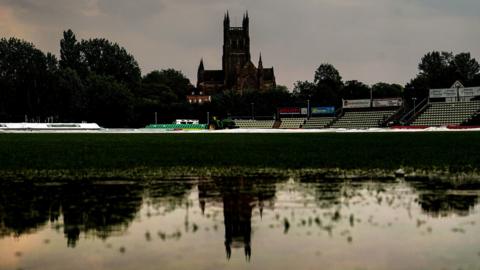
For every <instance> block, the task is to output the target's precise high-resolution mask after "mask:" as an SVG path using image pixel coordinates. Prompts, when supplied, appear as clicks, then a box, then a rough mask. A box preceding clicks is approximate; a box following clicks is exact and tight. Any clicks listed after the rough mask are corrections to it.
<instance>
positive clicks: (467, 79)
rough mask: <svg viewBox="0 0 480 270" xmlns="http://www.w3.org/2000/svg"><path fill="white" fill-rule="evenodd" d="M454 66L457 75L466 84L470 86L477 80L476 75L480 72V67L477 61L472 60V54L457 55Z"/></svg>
mask: <svg viewBox="0 0 480 270" xmlns="http://www.w3.org/2000/svg"><path fill="white" fill-rule="evenodd" d="M453 65H454V68H455V73H456V74H455V75H456V76H457V78H458V79H459V80H461V81H463V82H464V83H465V84H470V83H471V82H472V81H473V80H474V79H475V75H477V74H478V72H479V71H480V66H479V64H478V62H477V60H475V58H471V56H470V53H460V54H457V55H455V57H454V59H453Z"/></svg>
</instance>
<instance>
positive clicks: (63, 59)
mask: <svg viewBox="0 0 480 270" xmlns="http://www.w3.org/2000/svg"><path fill="white" fill-rule="evenodd" d="M80 62H81V60H80V46H79V44H78V43H77V38H76V37H75V34H74V33H73V31H72V30H71V29H68V30H67V31H64V32H63V39H62V40H60V68H62V69H65V68H71V69H73V70H76V71H77V72H79V71H81V70H82V68H81V63H80Z"/></svg>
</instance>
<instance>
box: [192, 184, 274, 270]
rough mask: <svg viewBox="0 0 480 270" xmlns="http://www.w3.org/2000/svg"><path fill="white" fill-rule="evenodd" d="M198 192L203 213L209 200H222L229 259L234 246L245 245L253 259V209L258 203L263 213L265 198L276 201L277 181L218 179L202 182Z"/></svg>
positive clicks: (248, 256)
mask: <svg viewBox="0 0 480 270" xmlns="http://www.w3.org/2000/svg"><path fill="white" fill-rule="evenodd" d="M198 194H199V201H200V207H201V209H202V213H204V212H205V205H206V203H207V202H213V203H215V202H219V201H221V202H222V203H223V217H224V226H225V253H226V256H227V259H230V257H231V255H232V248H243V249H244V252H245V258H246V260H247V261H248V260H250V257H251V254H252V247H251V240H250V238H251V234H252V225H251V223H252V221H251V219H252V211H253V208H254V207H255V206H258V207H259V213H260V216H261V215H262V213H263V206H264V203H265V201H271V202H272V201H273V199H274V197H275V181H273V180H262V179H258V178H257V179H246V178H244V177H239V178H223V179H215V180H214V181H204V182H200V183H199V185H198Z"/></svg>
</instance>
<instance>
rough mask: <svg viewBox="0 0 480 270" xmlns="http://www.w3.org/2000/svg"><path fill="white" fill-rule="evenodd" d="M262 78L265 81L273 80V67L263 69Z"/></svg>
mask: <svg viewBox="0 0 480 270" xmlns="http://www.w3.org/2000/svg"><path fill="white" fill-rule="evenodd" d="M263 79H264V80H266V81H273V80H274V79H275V73H274V71H273V68H264V69H263Z"/></svg>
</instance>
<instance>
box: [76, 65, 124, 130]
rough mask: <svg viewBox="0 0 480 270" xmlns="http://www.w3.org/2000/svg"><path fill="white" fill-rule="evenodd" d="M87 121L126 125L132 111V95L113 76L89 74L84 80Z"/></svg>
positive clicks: (104, 124)
mask: <svg viewBox="0 0 480 270" xmlns="http://www.w3.org/2000/svg"><path fill="white" fill-rule="evenodd" d="M86 93H87V97H88V99H87V107H86V112H85V116H86V118H87V120H88V121H92V122H97V123H98V124H99V125H101V126H104V127H126V126H128V125H129V123H130V120H131V116H132V112H133V105H132V104H133V95H132V94H131V92H130V91H129V89H128V88H127V87H126V85H124V84H122V83H119V82H117V81H116V80H115V79H114V78H113V77H107V76H100V75H96V74H90V75H89V76H88V78H87V80H86Z"/></svg>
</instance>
